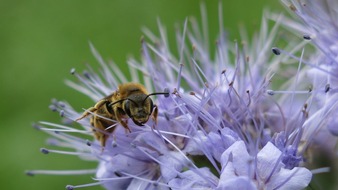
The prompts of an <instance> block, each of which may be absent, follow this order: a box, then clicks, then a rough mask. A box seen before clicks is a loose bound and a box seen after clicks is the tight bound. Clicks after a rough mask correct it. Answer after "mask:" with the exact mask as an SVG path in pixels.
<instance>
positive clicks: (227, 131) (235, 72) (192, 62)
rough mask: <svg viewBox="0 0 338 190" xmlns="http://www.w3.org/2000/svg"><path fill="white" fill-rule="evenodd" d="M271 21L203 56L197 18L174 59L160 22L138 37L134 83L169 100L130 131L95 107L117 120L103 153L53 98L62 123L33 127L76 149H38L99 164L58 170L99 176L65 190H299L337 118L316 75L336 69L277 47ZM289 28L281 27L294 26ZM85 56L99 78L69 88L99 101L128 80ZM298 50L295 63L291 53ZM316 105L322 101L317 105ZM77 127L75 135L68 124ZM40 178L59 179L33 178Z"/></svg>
mask: <svg viewBox="0 0 338 190" xmlns="http://www.w3.org/2000/svg"><path fill="white" fill-rule="evenodd" d="M296 10H298V8H297V9H296ZM204 15H205V14H204ZM266 16H267V17H273V16H274V15H271V14H267V15H266ZM267 17H264V18H263V21H262V27H261V30H260V33H259V35H257V36H255V37H254V38H253V40H252V41H251V42H250V41H243V42H241V43H239V42H234V43H232V42H230V41H229V40H228V39H226V33H225V32H224V30H223V26H222V25H221V26H219V27H220V33H219V37H218V39H217V42H216V43H215V51H216V52H215V54H214V56H212V55H210V53H209V45H208V44H210V43H209V41H208V39H207V38H206V37H205V36H207V34H205V33H203V32H205V31H207V30H206V28H207V25H206V23H202V28H203V30H202V31H203V32H202V33H201V32H200V31H199V30H198V28H199V26H198V24H197V22H196V21H195V20H191V21H190V24H188V23H189V22H188V20H186V21H185V22H184V25H183V28H182V30H178V32H177V35H176V36H177V38H176V39H177V44H178V47H179V48H178V49H179V52H178V56H175V55H174V53H172V52H171V50H170V49H169V47H168V44H167V37H166V35H165V34H166V32H165V31H164V28H163V27H162V26H161V25H160V26H159V29H160V37H156V36H155V35H154V34H153V33H151V32H150V31H148V30H145V35H146V37H145V38H144V39H142V40H141V45H142V60H141V61H138V60H135V59H130V60H129V61H128V67H129V69H130V72H131V75H132V81H134V82H138V83H141V81H142V83H143V84H144V85H145V86H146V88H147V89H148V90H149V91H150V92H163V91H164V89H169V92H170V94H169V96H168V97H165V96H157V99H156V101H154V102H155V103H156V105H157V107H158V115H156V118H155V119H154V120H153V121H151V120H149V121H148V122H147V123H146V124H145V125H144V126H139V125H138V124H137V123H135V121H134V122H133V120H132V119H130V118H128V117H124V118H123V119H124V120H123V122H126V123H127V124H128V128H129V129H130V132H129V131H126V129H125V127H123V125H122V124H121V122H118V121H115V120H117V118H115V117H112V118H109V117H108V118H107V115H103V114H102V113H100V112H95V109H93V110H94V111H93V112H89V113H90V114H92V115H94V116H100V117H101V118H102V119H105V120H107V121H110V122H112V123H113V124H112V125H111V126H110V127H109V128H114V130H113V132H109V131H108V130H103V131H101V133H102V134H104V135H107V137H108V138H107V139H106V141H105V146H104V148H103V147H102V146H101V145H102V144H101V143H100V142H99V141H98V140H97V139H93V138H92V136H93V133H95V130H96V131H97V130H98V129H97V126H95V124H93V123H94V122H91V121H90V118H83V119H82V120H78V118H79V117H80V116H81V114H82V113H80V112H79V111H76V110H75V109H73V108H72V107H71V106H70V105H69V104H68V103H65V102H58V101H53V103H52V106H51V109H52V110H54V111H59V113H60V115H61V116H62V117H63V118H64V123H65V124H53V123H49V122H41V123H40V124H39V125H37V128H39V129H41V130H44V131H46V132H47V133H49V134H50V135H52V136H54V139H52V140H51V141H50V142H51V144H53V145H56V146H58V147H67V148H72V149H73V150H74V152H65V151H59V150H49V149H42V152H44V153H49V152H56V153H63V154H75V155H78V156H79V157H80V158H83V159H86V160H96V161H97V162H98V163H99V164H98V168H97V169H93V170H83V171H63V173H68V174H69V173H73V174H85V173H86V174H87V173H89V174H90V173H95V174H96V177H95V179H94V180H95V181H97V182H94V183H91V184H86V185H78V186H72V185H69V186H67V188H68V189H74V188H80V187H85V186H91V185H102V186H104V187H105V188H106V189H193V188H201V189H302V188H305V187H306V186H308V185H309V183H310V181H311V179H312V172H311V171H310V170H309V169H307V168H306V167H304V163H306V162H307V158H306V156H305V153H306V150H307V148H308V147H309V145H310V144H312V143H313V141H312V139H316V138H318V136H319V135H320V134H318V131H320V132H322V131H323V132H325V130H321V129H322V128H323V126H328V127H329V128H330V126H329V125H330V124H329V123H330V122H331V123H332V122H335V121H336V120H335V119H334V118H335V117H334V116H333V113H334V110H335V109H336V104H337V103H336V102H337V101H335V97H336V95H335V90H334V89H331V88H334V87H332V86H331V85H330V86H329V87H327V88H325V89H323V88H321V87H322V85H323V81H321V78H322V77H323V76H321V75H320V74H317V73H318V72H324V74H327V75H328V76H327V79H325V80H324V83H326V84H331V83H328V81H331V80H332V79H331V78H334V76H331V71H329V70H328V67H332V68H335V66H332V65H323V66H322V65H320V64H319V62H318V63H311V62H310V61H306V60H304V59H303V55H304V49H303V47H304V44H302V45H297V46H295V47H293V45H295V44H296V43H290V44H289V45H290V46H289V47H287V48H285V49H279V48H273V45H274V43H275V39H276V34H277V31H278V29H279V26H280V24H281V23H283V22H281V19H277V22H276V24H275V25H274V26H273V28H272V29H271V30H269V29H268V28H269V27H268V26H267V23H268V21H267ZM220 19H222V14H221V13H220ZM288 23H289V24H288V25H287V26H294V25H297V24H296V23H295V22H292V21H288ZM297 26H298V25H297ZM308 34H309V33H308ZM243 39H246V37H245V36H243ZM148 41H150V42H148ZM289 48H291V49H289ZM271 49H272V50H273V51H271ZM91 50H92V52H93V54H94V56H95V57H96V58H97V60H98V62H99V63H100V68H101V72H100V73H95V72H94V71H93V70H92V69H91V67H88V70H87V71H85V72H84V73H83V74H79V73H77V72H76V71H75V70H72V71H71V73H72V74H73V75H74V76H75V77H77V78H78V79H79V82H78V83H76V82H72V81H68V82H67V84H68V85H69V86H71V87H73V88H74V89H76V90H78V91H80V92H82V93H84V94H85V95H87V96H88V97H90V98H91V99H92V100H93V101H94V103H95V102H98V101H100V100H101V99H102V98H104V97H107V96H109V95H110V94H111V93H112V92H114V91H116V90H117V88H118V85H119V84H121V83H126V82H127V79H126V78H125V77H124V75H123V73H122V72H121V71H120V70H119V69H118V67H117V66H116V65H114V64H107V63H105V61H104V60H103V59H102V57H101V56H100V54H99V53H98V52H97V51H96V50H95V49H94V47H93V45H91ZM296 53H301V56H300V57H297V56H295V54H296ZM275 54H276V55H275ZM277 55H278V56H277ZM322 57H325V56H322ZM286 60H289V61H290V63H298V67H292V66H290V67H291V68H292V69H294V70H295V71H294V72H292V73H291V74H292V75H294V76H293V77H291V76H290V74H289V73H287V72H284V70H283V69H282V67H281V66H280V63H283V62H285V61H286ZM312 60H314V61H318V58H317V59H316V58H313V59H312ZM303 64H307V65H308V66H310V67H304V66H303ZM323 70H324V71H323ZM326 71H327V72H326ZM311 72H315V74H314V75H315V76H313V75H311ZM139 74H141V75H142V77H141V78H139ZM283 74H287V77H289V78H290V80H288V81H287V82H285V83H284V84H283V85H280V84H279V83H277V82H276V83H275V82H274V81H275V80H277V79H278V78H279V77H282V78H283V77H285V76H283ZM288 74H289V75H288ZM302 80H306V81H308V83H309V84H311V85H312V86H313V87H312V88H311V89H310V90H309V89H306V88H307V87H305V86H306V85H303V83H302V84H300V81H302ZM332 84H333V83H332ZM304 88H305V89H304ZM273 89H279V90H273ZM328 91H330V92H329V93H328ZM127 99H128V98H127ZM317 99H318V100H321V101H319V102H316V100H317ZM112 104H114V102H113V103H112ZM109 105H111V104H108V108H107V109H109ZM329 105H331V106H332V107H333V108H332V107H329ZM121 109H122V110H120V113H121V114H122V115H125V116H126V115H127V114H126V113H124V112H126V110H123V109H124V108H121ZM100 114H101V115H100ZM74 122H77V123H78V124H80V125H79V126H80V128H75V127H73V126H72V125H73V124H74ZM93 130H94V132H93ZM326 131H327V130H326ZM331 131H332V130H331ZM74 133H78V134H82V136H77V135H76V134H74ZM84 135H85V137H83V136H84ZM86 135H88V136H86ZM330 148H332V147H330ZM36 173H50V174H53V173H62V172H55V171H30V172H29V174H36Z"/></svg>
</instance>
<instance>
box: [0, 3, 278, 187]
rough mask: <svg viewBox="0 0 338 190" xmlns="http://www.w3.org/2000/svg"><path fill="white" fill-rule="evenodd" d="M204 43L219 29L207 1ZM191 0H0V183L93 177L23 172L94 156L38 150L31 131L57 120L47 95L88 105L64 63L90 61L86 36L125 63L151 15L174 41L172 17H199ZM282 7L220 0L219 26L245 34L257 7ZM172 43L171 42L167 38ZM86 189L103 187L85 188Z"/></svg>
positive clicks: (38, 139)
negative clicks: (39, 124) (38, 124)
mask: <svg viewBox="0 0 338 190" xmlns="http://www.w3.org/2000/svg"><path fill="white" fill-rule="evenodd" d="M205 2H206V7H207V11H208V22H209V25H210V27H209V31H210V39H211V42H212V41H214V40H215V39H216V35H217V32H218V16H217V14H218V13H217V12H218V1H217V0H208V1H205ZM200 3H201V1H198V0H184V1H183V0H142V1H137V0H134V1H132V0H99V1H88V0H60V1H51V0H45V1H43V0H12V1H10V0H7V1H4V0H2V1H1V2H0V66H1V69H0V82H1V93H0V96H1V98H0V105H1V109H0V110H1V114H0V117H1V118H0V126H1V132H0V140H1V145H4V146H1V149H0V159H1V162H0V172H1V173H0V174H1V176H0V189H7V190H8V189H10V190H12V189H15V190H17V189H20V190H21V189H26V190H27V189H28V190H29V189H49V190H54V189H58V190H59V189H64V188H65V185H67V184H72V185H77V184H83V183H89V182H92V180H91V177H94V176H89V175H85V176H48V175H37V176H34V177H29V176H26V175H25V170H30V169H61V170H62V169H85V168H95V166H96V163H90V162H85V161H82V160H79V159H78V158H77V157H75V156H63V155H56V154H50V155H43V154H42V153H40V152H39V148H40V147H44V146H45V141H46V139H47V138H48V136H47V135H46V134H45V133H42V132H40V131H37V130H35V129H34V128H33V127H32V124H33V123H34V122H37V121H41V120H43V121H52V122H59V121H60V118H59V116H58V114H56V113H53V112H51V111H50V110H49V109H48V106H49V104H50V101H51V99H52V98H57V99H60V100H67V101H68V102H70V103H71V104H72V105H73V106H74V107H75V108H76V109H78V110H79V111H81V110H82V108H85V107H88V106H90V105H92V102H90V100H89V99H88V98H86V97H84V96H83V95H82V94H80V93H78V92H76V91H75V90H72V89H70V88H69V87H67V86H66V85H65V84H64V80H65V79H72V76H71V75H70V74H69V71H70V69H71V68H73V67H74V68H76V69H77V70H78V71H81V70H82V69H84V68H85V64H87V63H89V64H91V65H92V66H93V67H94V68H95V67H96V66H97V62H96V61H95V59H94V58H93V56H92V54H91V52H90V50H89V45H88V43H89V41H90V42H92V43H93V44H94V46H95V47H96V49H97V50H98V51H99V52H100V53H101V54H102V56H103V57H104V58H105V59H106V60H113V61H115V62H116V63H118V64H125V63H126V60H127V57H128V55H133V56H134V57H136V58H139V57H140V56H139V54H140V53H139V52H140V42H139V39H140V37H141V36H142V31H141V28H142V27H148V28H149V29H150V30H152V31H154V32H155V33H156V34H158V30H157V19H158V18H159V19H160V20H161V22H162V23H163V24H164V25H165V26H166V28H167V30H168V34H169V39H171V40H174V31H175V24H181V25H182V23H183V22H184V19H185V18H186V17H187V16H194V17H196V18H200ZM266 8H269V9H270V10H275V11H282V10H283V9H282V6H281V5H280V4H279V2H278V1H277V0H276V1H271V0H258V1H248V0H237V1H223V14H224V26H225V28H226V30H227V31H228V32H229V36H230V39H234V40H235V39H239V33H238V28H239V25H244V26H245V27H246V28H247V30H248V33H253V31H257V30H258V28H259V24H260V21H261V16H262V13H263V10H264V9H266ZM172 46H173V47H175V45H174V44H172ZM88 189H102V188H101V187H90V188H88Z"/></svg>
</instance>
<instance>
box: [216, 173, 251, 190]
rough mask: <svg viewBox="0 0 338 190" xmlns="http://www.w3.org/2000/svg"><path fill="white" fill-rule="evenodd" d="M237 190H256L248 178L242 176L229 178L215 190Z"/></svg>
mask: <svg viewBox="0 0 338 190" xmlns="http://www.w3.org/2000/svg"><path fill="white" fill-rule="evenodd" d="M223 189H224V190H238V189H245V190H257V187H256V185H255V184H254V183H253V182H252V181H251V180H250V179H249V178H248V177H244V176H239V177H236V178H231V179H229V180H227V181H225V182H221V181H220V183H219V186H218V187H217V188H216V190H223Z"/></svg>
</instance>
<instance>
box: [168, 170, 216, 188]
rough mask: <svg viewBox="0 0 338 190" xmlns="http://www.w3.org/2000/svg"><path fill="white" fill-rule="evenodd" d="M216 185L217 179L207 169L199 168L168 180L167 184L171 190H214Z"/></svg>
mask: <svg viewBox="0 0 338 190" xmlns="http://www.w3.org/2000/svg"><path fill="white" fill-rule="evenodd" d="M201 175H203V176H201ZM217 183H218V179H217V177H216V176H214V175H213V174H212V173H211V172H210V169H209V168H199V169H196V170H194V171H193V170H187V171H185V172H183V173H181V174H180V175H179V176H178V177H177V178H174V179H172V180H170V181H169V183H168V184H169V186H170V187H171V189H173V190H176V189H177V190H181V189H182V190H185V189H187V190H190V189H214V188H215V186H216V184H217Z"/></svg>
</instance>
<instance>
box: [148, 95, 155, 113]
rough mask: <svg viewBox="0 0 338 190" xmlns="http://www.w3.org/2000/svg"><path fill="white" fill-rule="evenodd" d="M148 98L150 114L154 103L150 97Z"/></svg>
mask: <svg viewBox="0 0 338 190" xmlns="http://www.w3.org/2000/svg"><path fill="white" fill-rule="evenodd" d="M149 100H150V114H151V112H152V111H153V109H154V103H153V101H152V100H151V99H150V98H149Z"/></svg>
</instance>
